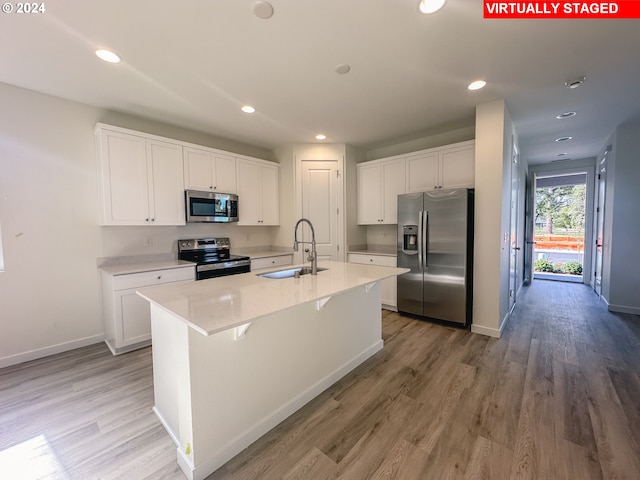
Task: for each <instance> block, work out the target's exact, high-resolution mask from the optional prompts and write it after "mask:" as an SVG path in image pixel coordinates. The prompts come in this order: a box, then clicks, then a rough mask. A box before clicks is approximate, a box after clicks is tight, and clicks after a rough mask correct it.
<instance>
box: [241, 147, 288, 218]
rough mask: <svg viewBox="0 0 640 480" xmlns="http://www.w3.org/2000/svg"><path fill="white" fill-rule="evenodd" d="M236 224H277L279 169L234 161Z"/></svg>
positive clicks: (272, 166)
mask: <svg viewBox="0 0 640 480" xmlns="http://www.w3.org/2000/svg"><path fill="white" fill-rule="evenodd" d="M236 169H237V182H238V191H237V194H238V213H239V215H238V216H239V221H238V225H279V224H280V201H279V186H278V172H279V166H278V165H276V164H273V163H271V162H258V161H252V160H245V159H237V163H236Z"/></svg>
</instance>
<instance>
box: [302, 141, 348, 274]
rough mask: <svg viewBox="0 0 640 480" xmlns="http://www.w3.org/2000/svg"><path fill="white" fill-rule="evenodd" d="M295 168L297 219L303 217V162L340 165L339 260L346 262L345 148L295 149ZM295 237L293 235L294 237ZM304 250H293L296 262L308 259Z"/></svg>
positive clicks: (305, 147)
mask: <svg viewBox="0 0 640 480" xmlns="http://www.w3.org/2000/svg"><path fill="white" fill-rule="evenodd" d="M293 157H294V168H295V172H294V175H295V179H296V181H295V202H296V204H295V217H296V218H295V220H294V224H295V221H297V220H298V219H300V218H302V212H303V195H304V192H303V191H302V185H303V179H302V175H303V168H302V162H305V161H312V162H322V161H333V162H337V165H338V178H339V182H338V192H336V194H337V197H338V198H337V202H338V208H339V213H338V232H337V235H338V239H337V244H338V260H339V261H342V262H344V261H345V260H346V239H345V205H344V192H345V174H344V171H345V152H344V148H340V147H339V146H337V145H310V146H304V147H300V148H296V149H294V156H293ZM292 238H293V237H292ZM303 250H304V249H300V251H299V252H293V253H294V255H293V261H294V263H304V262H305V261H306V260H305V258H304V255H303Z"/></svg>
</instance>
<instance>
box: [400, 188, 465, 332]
mask: <svg viewBox="0 0 640 480" xmlns="http://www.w3.org/2000/svg"><path fill="white" fill-rule="evenodd" d="M473 196H474V191H473V190H469V189H456V190H434V191H432V192H423V193H408V194H405V195H399V196H398V267H403V268H409V269H411V271H410V272H408V273H405V274H403V275H400V276H398V277H397V278H398V280H397V282H398V311H400V312H406V313H411V314H414V315H420V316H423V317H429V318H433V319H438V320H444V321H447V322H455V323H458V324H462V325H465V326H467V325H469V324H470V323H471V308H472V300H473V288H472V279H473V198H474V197H473Z"/></svg>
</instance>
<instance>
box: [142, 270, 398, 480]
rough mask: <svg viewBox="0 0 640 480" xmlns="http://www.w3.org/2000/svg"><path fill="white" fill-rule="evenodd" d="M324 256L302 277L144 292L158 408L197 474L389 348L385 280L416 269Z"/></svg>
mask: <svg viewBox="0 0 640 480" xmlns="http://www.w3.org/2000/svg"><path fill="white" fill-rule="evenodd" d="M319 266H320V267H321V268H325V269H326V270H323V271H319V272H318V275H303V276H301V277H300V278H293V277H291V278H283V279H271V278H265V277H261V276H259V275H256V274H255V273H245V274H241V275H233V276H229V277H220V278H213V279H209V280H201V281H197V282H195V281H194V282H189V283H184V284H176V285H168V286H158V287H153V288H148V289H141V290H139V291H138V294H139V295H140V296H142V297H143V298H145V299H147V300H148V301H149V302H150V305H151V323H152V344H153V375H154V395H155V406H154V411H155V412H156V414H157V416H158V417H159V418H160V421H161V422H162V423H163V425H164V426H165V428H166V429H167V431H168V433H169V435H170V436H171V437H172V439H173V440H174V442H175V443H176V445H177V457H178V464H179V465H180V467H181V469H182V470H183V472H184V473H185V475H186V476H187V477H188V478H189V479H203V478H205V477H207V476H208V475H210V474H211V473H212V472H214V471H215V470H217V469H218V468H219V467H220V466H222V465H223V464H224V463H226V462H227V461H228V460H230V459H231V458H233V457H234V456H235V455H237V454H238V453H239V452H240V451H242V450H243V449H244V448H246V447H247V446H249V445H250V444H251V443H253V442H254V441H255V440H257V439H258V438H259V437H261V436H262V435H264V434H265V433H266V432H267V431H269V430H270V429H271V428H273V427H274V426H276V425H277V424H278V423H280V422H282V421H283V420H284V419H285V418H287V417H288V416H290V415H291V414H292V413H294V412H295V411H296V410H298V409H299V408H300V407H302V406H303V405H304V404H306V403H307V402H309V401H310V400H311V399H313V398H314V397H316V396H317V395H318V394H320V393H321V392H322V391H323V390H325V389H326V388H328V387H329V386H330V385H332V384H333V383H335V382H336V381H338V380H339V379H340V378H342V377H343V376H344V375H346V374H347V373H348V372H350V371H351V370H353V369H354V368H355V367H356V366H358V365H360V364H361V363H362V362H364V361H365V360H366V359H368V358H369V357H371V356H372V355H374V354H375V353H376V352H378V351H379V350H380V349H382V346H383V342H382V328H381V310H380V306H381V301H380V281H381V280H383V279H385V278H390V277H393V276H396V275H399V274H401V273H404V272H405V271H406V270H405V269H399V268H395V267H375V266H368V265H354V264H350V263H342V262H324V263H320V265H319ZM260 273H263V272H260Z"/></svg>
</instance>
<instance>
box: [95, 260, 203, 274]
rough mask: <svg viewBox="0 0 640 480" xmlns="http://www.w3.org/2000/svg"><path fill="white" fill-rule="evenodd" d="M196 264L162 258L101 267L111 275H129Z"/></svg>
mask: <svg viewBox="0 0 640 480" xmlns="http://www.w3.org/2000/svg"><path fill="white" fill-rule="evenodd" d="M195 266H196V264H195V263H193V262H186V261H184V260H161V261H153V262H142V263H123V264H114V265H103V266H101V267H99V268H100V270H102V271H103V272H105V273H107V274H109V275H129V274H131V273H144V272H153V271H156V270H167V269H172V268H186V267H194V268H195Z"/></svg>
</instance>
